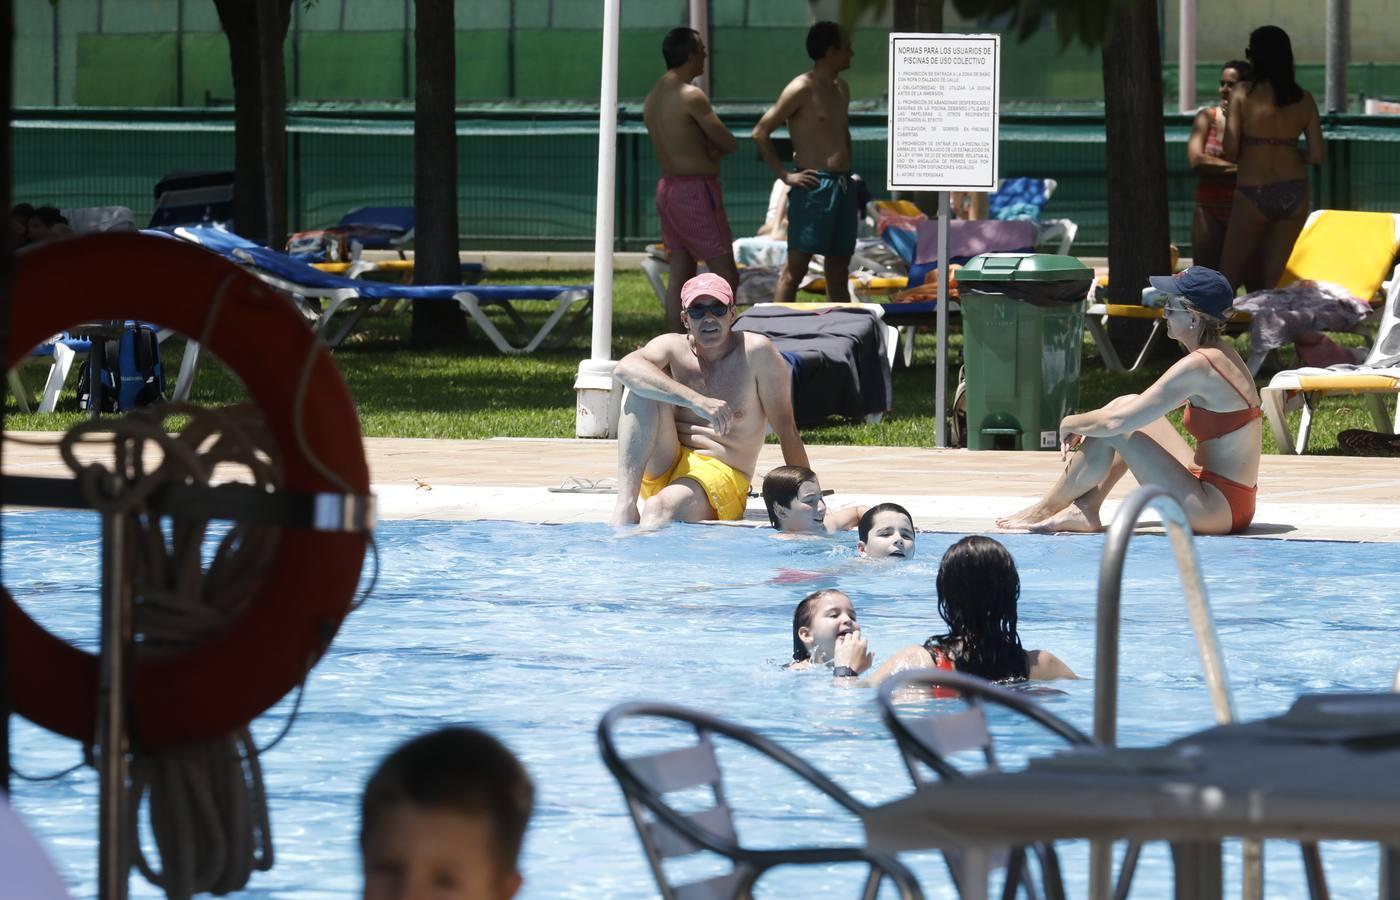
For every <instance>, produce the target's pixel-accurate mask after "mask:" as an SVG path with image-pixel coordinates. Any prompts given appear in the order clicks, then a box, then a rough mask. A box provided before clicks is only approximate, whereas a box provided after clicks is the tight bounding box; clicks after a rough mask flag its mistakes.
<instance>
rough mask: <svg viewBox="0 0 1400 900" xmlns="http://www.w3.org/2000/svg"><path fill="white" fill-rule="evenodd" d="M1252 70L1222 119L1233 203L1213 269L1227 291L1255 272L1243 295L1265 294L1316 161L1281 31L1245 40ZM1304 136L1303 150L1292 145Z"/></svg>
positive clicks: (1298, 227)
mask: <svg viewBox="0 0 1400 900" xmlns="http://www.w3.org/2000/svg"><path fill="white" fill-rule="evenodd" d="M1245 55H1246V56H1248V57H1249V61H1250V64H1251V66H1252V67H1253V71H1252V72H1251V74H1250V79H1251V80H1250V81H1248V82H1241V83H1240V84H1238V85H1236V86H1235V88H1234V92H1233V94H1232V95H1231V98H1230V106H1229V111H1228V113H1227V115H1226V117H1225V140H1224V147H1223V149H1224V155H1225V159H1227V160H1231V161H1233V162H1235V163H1236V164H1237V165H1238V166H1239V169H1238V171H1237V173H1236V184H1235V202H1234V206H1233V207H1232V208H1231V211H1230V229H1229V231H1228V233H1227V234H1226V235H1225V249H1224V251H1223V252H1222V255H1221V260H1220V271H1221V273H1222V274H1223V275H1224V276H1225V277H1226V278H1227V279H1228V280H1229V282H1230V284H1231V285H1234V286H1239V285H1240V284H1241V283H1242V281H1248V278H1246V276H1249V275H1251V273H1252V272H1257V273H1258V276H1257V277H1258V278H1259V283H1258V284H1254V283H1253V282H1252V281H1251V282H1249V284H1248V287H1249V289H1250V290H1259V289H1262V288H1271V287H1274V286H1275V285H1277V284H1278V281H1279V276H1281V275H1282V274H1283V267H1284V264H1285V263H1287V262H1288V254H1289V253H1291V252H1292V250H1293V242H1294V241H1295V240H1297V238H1298V232H1300V231H1302V230H1303V223H1304V222H1305V221H1306V220H1307V218H1308V166H1320V165H1322V160H1323V153H1324V151H1323V145H1322V123H1321V120H1320V119H1319V118H1318V115H1317V103H1316V101H1314V100H1313V96H1312V94H1310V93H1308V92H1307V91H1305V90H1303V89H1302V88H1301V87H1299V86H1298V82H1297V81H1295V80H1294V78H1293V45H1292V43H1291V42H1290V41H1289V40H1288V34H1287V32H1285V31H1284V30H1283V29H1282V28H1278V27H1277V26H1274V25H1265V26H1264V27H1263V28H1256V29H1254V31H1252V32H1250V35H1249V49H1248V50H1246V51H1245ZM1303 136H1306V137H1307V145H1306V148H1301V147H1299V146H1298V138H1299V137H1303Z"/></svg>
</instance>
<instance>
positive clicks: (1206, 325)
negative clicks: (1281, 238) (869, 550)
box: [997, 225, 1261, 534]
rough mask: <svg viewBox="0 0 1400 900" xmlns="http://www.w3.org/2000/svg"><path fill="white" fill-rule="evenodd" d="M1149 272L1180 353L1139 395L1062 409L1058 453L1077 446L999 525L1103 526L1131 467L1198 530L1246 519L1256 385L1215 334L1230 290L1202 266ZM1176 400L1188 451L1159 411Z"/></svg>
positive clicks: (1256, 425)
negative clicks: (1103, 511) (1039, 492)
mask: <svg viewBox="0 0 1400 900" xmlns="http://www.w3.org/2000/svg"><path fill="white" fill-rule="evenodd" d="M1233 227H1234V226H1233V225H1231V228H1232V229H1233ZM1150 280H1151V282H1152V286H1153V287H1154V288H1157V289H1158V290H1159V291H1162V292H1164V293H1166V294H1168V295H1170V296H1169V297H1168V303H1167V305H1166V309H1165V319H1166V326H1167V334H1168V335H1170V336H1171V337H1172V338H1173V339H1174V340H1176V341H1177V342H1179V343H1180V344H1181V346H1182V347H1183V348H1185V350H1186V351H1187V353H1186V356H1184V357H1183V358H1182V359H1181V360H1180V361H1178V362H1177V363H1176V364H1175V365H1173V366H1172V367H1171V368H1170V369H1168V370H1167V371H1166V372H1164V373H1163V374H1162V377H1161V378H1158V379H1157V381H1156V382H1155V383H1154V384H1153V385H1152V386H1151V387H1149V388H1148V389H1147V390H1145V391H1143V392H1142V393H1141V394H1127V395H1124V396H1122V397H1118V398H1117V399H1115V400H1113V401H1112V402H1110V403H1109V404H1108V405H1107V406H1104V407H1103V408H1102V409H1096V410H1093V411H1092V412H1086V413H1079V414H1077V415H1071V416H1066V417H1065V418H1064V419H1063V420H1062V421H1061V422H1060V437H1061V440H1062V443H1061V458H1067V456H1068V454H1069V453H1070V452H1071V451H1078V452H1077V453H1075V455H1074V458H1073V459H1072V460H1070V463H1069V465H1068V466H1066V467H1065V471H1064V474H1063V475H1061V476H1060V478H1059V480H1058V481H1056V482H1055V485H1054V487H1052V488H1051V489H1050V492H1049V493H1048V494H1046V495H1045V497H1044V498H1043V499H1041V500H1040V501H1038V502H1036V503H1033V504H1031V505H1030V506H1029V507H1027V508H1026V509H1023V510H1021V511H1020V512H1019V513H1017V514H1015V515H1013V516H1007V517H1005V518H1002V519H998V520H997V524H998V525H999V526H1001V527H1003V528H1029V529H1031V530H1032V531H1046V532H1056V531H1101V530H1102V529H1103V523H1102V522H1101V521H1100V519H1099V509H1100V507H1101V506H1102V505H1103V501H1104V498H1105V497H1107V496H1108V492H1109V491H1110V490H1111V489H1112V488H1113V486H1114V484H1116V483H1117V482H1118V479H1119V478H1122V477H1123V474H1124V473H1125V472H1126V471H1128V470H1129V469H1131V470H1132V473H1133V476H1134V477H1136V478H1137V480H1138V483H1139V484H1153V485H1157V486H1159V487H1161V488H1164V489H1165V490H1167V491H1169V492H1170V493H1171V495H1172V496H1173V497H1175V498H1176V499H1177V500H1178V501H1179V502H1180V503H1181V505H1182V507H1183V508H1184V509H1185V510H1186V515H1187V517H1188V518H1189V519H1190V522H1191V527H1192V529H1194V530H1195V532H1196V533H1197V534H1238V533H1239V532H1241V531H1243V530H1245V529H1246V528H1248V527H1249V523H1250V522H1251V521H1252V520H1253V518H1254V498H1255V489H1256V484H1257V481H1258V477H1259V452H1260V445H1259V441H1260V434H1261V427H1260V421H1259V393H1258V391H1257V390H1256V389H1255V387H1254V380H1253V378H1252V377H1251V376H1250V374H1249V370H1248V369H1247V368H1246V367H1245V364H1244V360H1242V359H1240V356H1239V354H1238V353H1236V352H1235V349H1234V347H1232V346H1231V345H1230V344H1229V343H1227V342H1225V341H1223V340H1221V338H1220V333H1221V331H1222V330H1223V329H1224V328H1225V316H1226V315H1227V314H1228V311H1229V309H1230V306H1231V305H1232V303H1233V301H1234V291H1233V290H1232V289H1231V288H1230V285H1229V283H1228V282H1226V281H1225V278H1224V276H1222V275H1221V274H1220V273H1219V272H1216V271H1214V270H1213V269H1206V268H1203V267H1201V266H1192V267H1191V268H1189V269H1187V270H1186V271H1184V272H1181V273H1180V274H1178V275H1175V276H1170V275H1168V276H1153V277H1152V278H1151V279H1150ZM1182 404H1185V405H1186V420H1185V427H1186V430H1187V431H1188V432H1189V433H1190V434H1191V435H1192V437H1194V438H1195V439H1196V449H1195V451H1194V452H1193V451H1192V449H1191V447H1190V445H1188V444H1187V443H1186V440H1185V439H1184V438H1183V437H1182V436H1181V435H1180V434H1179V433H1178V432H1177V430H1176V429H1175V428H1174V427H1172V425H1171V423H1170V422H1168V421H1167V420H1166V419H1165V418H1164V416H1165V415H1166V414H1167V413H1168V412H1170V411H1171V410H1174V409H1176V408H1178V407H1180V406H1181V405H1182Z"/></svg>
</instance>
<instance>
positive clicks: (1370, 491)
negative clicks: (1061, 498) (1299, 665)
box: [4, 432, 1400, 541]
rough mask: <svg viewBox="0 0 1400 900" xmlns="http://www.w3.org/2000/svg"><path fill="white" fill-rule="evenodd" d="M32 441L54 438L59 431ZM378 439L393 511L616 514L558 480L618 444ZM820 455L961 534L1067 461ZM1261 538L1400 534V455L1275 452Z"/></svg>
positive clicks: (773, 460)
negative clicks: (1369, 456)
mask: <svg viewBox="0 0 1400 900" xmlns="http://www.w3.org/2000/svg"><path fill="white" fill-rule="evenodd" d="M19 437H20V439H21V440H35V439H38V440H41V441H45V440H47V441H50V442H51V441H54V440H57V438H58V437H59V435H57V434H50V433H32V432H26V433H21V435H20V436H19ZM365 448H366V453H367V455H368V458H369V464H370V474H371V478H372V480H373V483H374V490H375V493H376V494H377V495H378V499H379V513H380V517H381V518H385V519H455V520H462V519H510V520H515V521H525V522H541V523H569V522H603V521H606V520H607V518H608V516H609V514H610V513H611V511H612V505H613V500H614V497H613V495H612V494H610V493H607V494H600V493H586V492H562V493H561V492H555V491H551V490H550V489H551V488H554V489H558V488H559V487H560V486H561V485H564V484H566V483H571V482H572V483H577V482H580V481H583V482H593V481H598V480H601V479H604V478H609V479H610V478H611V477H612V476H613V475H614V474H615V471H616V466H617V445H616V443H615V442H613V441H606V440H544V439H534V438H528V439H521V438H493V439H490V440H477V441H466V440H424V439H409V438H368V439H366V440H365ZM807 452H808V454H809V456H810V457H811V462H812V467H813V468H814V469H815V470H816V471H817V472H818V474H819V475H820V476H821V480H822V486H823V487H824V488H828V489H832V490H834V491H835V493H834V494H833V495H832V496H831V497H829V498H828V501H827V502H828V503H829V504H831V505H833V506H845V505H848V504H852V503H860V504H873V503H878V502H882V501H886V500H894V501H897V502H899V503H902V504H903V505H904V506H905V507H907V508H908V509H909V511H910V513H911V514H913V516H914V519H915V521H916V522H917V523H918V526H919V528H920V529H923V530H929V531H951V532H961V533H976V532H989V531H994V530H995V526H994V525H993V519H994V518H995V517H996V516H999V515H1003V514H1006V513H1011V512H1014V511H1016V510H1018V509H1020V508H1021V507H1023V506H1026V505H1028V504H1029V503H1031V502H1032V501H1033V500H1034V499H1035V498H1036V497H1037V496H1038V495H1039V494H1040V493H1041V492H1043V491H1044V490H1045V488H1046V487H1047V486H1048V485H1049V484H1050V483H1051V482H1052V481H1053V480H1054V478H1055V477H1056V476H1057V475H1058V474H1059V472H1060V469H1061V466H1062V465H1063V464H1062V463H1061V462H1060V457H1059V454H1058V453H1052V452H1045V453H1035V452H1005V451H1001V452H999V451H982V452H972V451H968V450H934V449H926V448H914V447H849V446H821V445H814V446H809V447H808V448H807ZM781 464H782V455H781V453H780V451H779V449H778V447H777V446H776V445H767V446H765V447H764V449H763V452H762V453H761V454H760V456H759V464H758V471H759V472H760V473H762V472H766V471H767V470H769V469H771V468H773V467H774V466H778V465H781ZM4 471H5V473H6V474H15V475H53V476H58V475H60V474H62V473H64V472H65V471H66V470H65V468H64V466H63V463H62V462H61V461H60V460H59V458H58V454H57V452H56V450H55V449H53V448H52V447H48V446H36V445H30V444H27V443H20V442H19V441H18V440H7V441H6V442H5V446H4ZM1135 486H1136V485H1135V482H1134V481H1133V478H1132V476H1131V475H1129V476H1128V477H1126V478H1124V479H1123V481H1122V482H1121V483H1120V484H1119V485H1118V487H1117V488H1116V489H1115V490H1114V492H1113V494H1112V495H1110V498H1109V501H1108V503H1107V504H1106V505H1105V516H1104V519H1105V521H1109V520H1111V518H1112V515H1113V513H1114V512H1115V511H1116V507H1117V504H1118V502H1119V501H1121V499H1122V498H1123V497H1125V496H1127V494H1128V493H1129V492H1130V491H1131V490H1132V489H1133V487H1135ZM767 521H768V520H767V516H766V514H765V513H764V509H763V501H762V500H760V499H758V498H756V497H751V498H750V499H749V505H748V511H747V514H746V516H745V524H750V525H754V526H765V525H766V524H767ZM1247 536H1248V537H1257V538H1276V539H1287V540H1336V541H1400V460H1394V459H1364V458H1357V457H1337V456H1303V457H1297V456H1265V457H1264V458H1263V460H1262V462H1261V465H1260V473H1259V507H1258V513H1257V514H1256V516H1255V519H1254V524H1253V526H1251V528H1250V530H1249V532H1248V533H1247Z"/></svg>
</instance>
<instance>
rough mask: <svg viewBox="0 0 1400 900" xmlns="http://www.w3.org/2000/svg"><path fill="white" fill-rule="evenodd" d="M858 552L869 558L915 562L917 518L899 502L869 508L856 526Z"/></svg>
mask: <svg viewBox="0 0 1400 900" xmlns="http://www.w3.org/2000/svg"><path fill="white" fill-rule="evenodd" d="M856 533H857V535H859V539H858V540H857V541H856V552H857V553H859V554H860V555H861V556H864V557H867V558H869V559H886V558H891V557H892V558H895V559H912V558H913V556H914V541H915V538H916V537H917V534H918V533H917V532H916V531H915V530H914V517H913V516H911V515H909V510H907V509H905V508H904V507H902V506H900V505H899V504H898V503H880V504H877V505H875V506H872V507H870V508H869V509H867V510H866V511H865V512H864V514H862V515H861V517H860V524H859V525H857V526H856Z"/></svg>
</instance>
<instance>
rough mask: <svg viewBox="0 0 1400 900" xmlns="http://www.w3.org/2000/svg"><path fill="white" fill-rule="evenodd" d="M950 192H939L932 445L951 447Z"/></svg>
mask: <svg viewBox="0 0 1400 900" xmlns="http://www.w3.org/2000/svg"><path fill="white" fill-rule="evenodd" d="M950 215H952V213H951V212H950V211H949V204H948V192H947V191H939V192H938V276H937V277H938V312H937V316H938V345H937V356H936V358H935V361H934V368H933V373H934V374H933V421H934V426H933V445H934V446H935V447H946V446H948V422H947V413H948V410H947V406H948V218H949V216H950Z"/></svg>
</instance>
